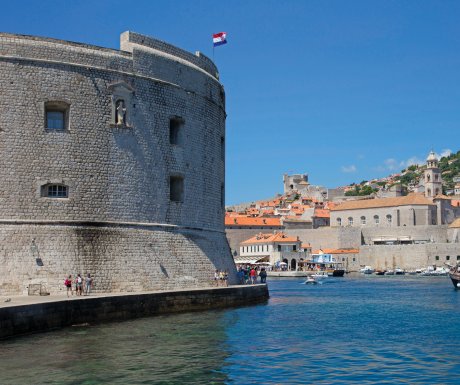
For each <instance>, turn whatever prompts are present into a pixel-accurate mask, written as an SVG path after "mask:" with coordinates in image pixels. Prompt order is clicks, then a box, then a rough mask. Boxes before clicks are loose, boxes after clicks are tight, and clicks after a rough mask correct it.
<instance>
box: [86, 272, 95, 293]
mask: <svg viewBox="0 0 460 385" xmlns="http://www.w3.org/2000/svg"><path fill="white" fill-rule="evenodd" d="M92 287H93V278H91V274H90V273H88V275H87V276H86V278H85V295H89V294H90V293H91V289H92Z"/></svg>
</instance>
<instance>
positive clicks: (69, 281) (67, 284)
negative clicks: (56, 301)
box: [64, 275, 73, 297]
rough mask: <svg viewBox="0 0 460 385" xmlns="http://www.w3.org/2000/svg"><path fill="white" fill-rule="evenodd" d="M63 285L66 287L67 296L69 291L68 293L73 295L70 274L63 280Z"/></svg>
mask: <svg viewBox="0 0 460 385" xmlns="http://www.w3.org/2000/svg"><path fill="white" fill-rule="evenodd" d="M64 286H65V287H66V288H67V297H68V296H69V291H70V294H71V295H73V289H72V276H71V275H69V277H68V278H66V279H65V280H64Z"/></svg>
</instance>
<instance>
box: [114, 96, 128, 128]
mask: <svg viewBox="0 0 460 385" xmlns="http://www.w3.org/2000/svg"><path fill="white" fill-rule="evenodd" d="M115 124H117V125H120V126H121V125H126V107H125V101H124V100H122V99H120V100H117V103H116V104H115Z"/></svg>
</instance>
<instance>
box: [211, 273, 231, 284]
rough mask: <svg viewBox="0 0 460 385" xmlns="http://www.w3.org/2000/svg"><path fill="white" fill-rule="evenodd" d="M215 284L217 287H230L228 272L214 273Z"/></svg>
mask: <svg viewBox="0 0 460 385" xmlns="http://www.w3.org/2000/svg"><path fill="white" fill-rule="evenodd" d="M214 284H215V285H216V286H228V271H227V270H220V271H219V270H217V269H216V271H215V272H214Z"/></svg>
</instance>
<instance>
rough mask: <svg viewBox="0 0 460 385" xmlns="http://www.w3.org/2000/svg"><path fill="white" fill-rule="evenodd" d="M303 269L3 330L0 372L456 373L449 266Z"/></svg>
mask: <svg viewBox="0 0 460 385" xmlns="http://www.w3.org/2000/svg"><path fill="white" fill-rule="evenodd" d="M303 280H304V279H302V278H289V279H282V278H279V279H277V278H270V279H269V281H268V285H269V290H270V299H269V301H268V302H266V303H264V304H260V305H255V306H247V307H242V308H232V309H213V310H207V311H203V312H192V313H190V312H187V313H182V314H172V315H160V316H157V317H150V318H141V319H137V320H128V321H123V322H111V323H108V324H88V325H83V326H82V325H80V326H74V327H68V328H64V329H61V330H58V331H55V332H52V333H42V334H36V335H32V336H25V337H20V338H16V339H12V340H6V341H3V342H2V343H1V344H2V345H1V349H0V383H2V384H11V385H16V384H25V383H39V384H41V383H47V384H74V383H85V384H96V383H97V384H126V383H129V384H141V383H184V384H193V383H219V384H220V383H226V384H250V383H265V384H279V383H289V384H300V383H315V384H343V383H349V384H352V383H360V384H363V383H364V384H375V383H411V384H433V383H438V384H440V383H442V384H454V383H457V382H458V381H457V378H456V376H455V373H456V372H457V371H458V369H459V368H460V362H459V360H458V358H457V354H456V353H457V346H458V344H457V341H456V339H455V338H453V336H455V335H456V333H457V332H458V322H459V321H458V320H459V319H460V292H459V291H457V290H455V289H454V288H453V287H452V285H451V283H450V280H449V278H448V277H419V276H410V275H405V276H396V275H395V276H375V275H370V276H363V275H359V274H348V275H346V277H344V278H335V277H329V278H328V279H326V280H324V282H323V283H322V284H318V285H303V284H302V282H303ZM24 357H27V358H26V359H27V365H24V359H25V358H24Z"/></svg>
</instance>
